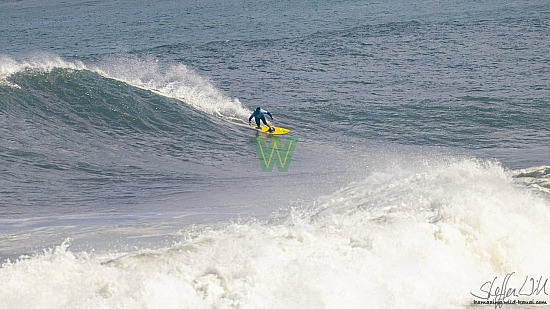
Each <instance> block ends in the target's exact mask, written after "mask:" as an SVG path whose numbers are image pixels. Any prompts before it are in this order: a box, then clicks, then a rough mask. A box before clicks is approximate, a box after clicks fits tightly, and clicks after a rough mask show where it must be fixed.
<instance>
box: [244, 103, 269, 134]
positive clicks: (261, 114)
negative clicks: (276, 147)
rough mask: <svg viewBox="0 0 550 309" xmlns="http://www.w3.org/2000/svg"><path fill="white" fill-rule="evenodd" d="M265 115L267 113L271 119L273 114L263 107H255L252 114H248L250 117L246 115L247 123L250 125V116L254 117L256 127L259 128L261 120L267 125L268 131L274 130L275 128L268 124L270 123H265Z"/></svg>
mask: <svg viewBox="0 0 550 309" xmlns="http://www.w3.org/2000/svg"><path fill="white" fill-rule="evenodd" d="M265 115H268V116H269V117H271V120H273V115H271V113H270V112H268V111H266V110H265V109H262V108H261V107H259V106H258V107H256V110H255V111H254V112H253V113H252V115H250V117H248V124H249V125H251V121H252V118H256V128H258V129H259V128H260V120H261V121H263V123H264V124H265V125H266V126H268V127H269V131H268V132H273V131H275V128H274V127H273V126H272V125H270V124H267V120H265Z"/></svg>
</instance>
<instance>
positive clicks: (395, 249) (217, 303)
mask: <svg viewBox="0 0 550 309" xmlns="http://www.w3.org/2000/svg"><path fill="white" fill-rule="evenodd" d="M549 223H550V203H549V202H548V199H547V198H544V197H543V196H539V195H538V194H537V193H534V192H533V191H530V190H528V189H526V188H525V187H523V186H518V185H516V184H515V183H514V181H513V179H512V178H511V176H510V175H509V174H508V173H507V172H506V171H505V170H504V169H503V168H502V167H501V166H500V165H499V164H497V163H492V162H482V161H478V160H470V159H462V160H456V159H441V160H423V161H417V163H414V164H404V165H397V166H392V167H389V168H387V169H382V170H380V171H378V172H375V173H372V174H371V175H370V176H368V177H366V178H364V179H362V180H359V181H357V182H353V183H350V184H349V185H347V186H346V187H344V188H342V189H341V190H339V191H337V192H335V193H333V194H330V195H327V196H324V197H322V198H319V199H318V200H317V202H316V203H315V205H312V206H311V207H310V208H309V207H307V208H303V209H301V210H294V211H292V212H291V213H290V214H289V215H288V216H287V217H281V218H278V219H274V220H272V221H269V222H248V223H234V224H229V225H227V226H225V227H223V228H219V229H207V230H202V231H189V232H187V233H186V234H185V235H184V236H183V237H184V240H181V241H180V242H177V243H175V244H173V245H171V246H168V247H166V248H164V249H158V250H153V249H143V250H137V251H133V252H128V253H124V252H117V253H111V254H89V253H77V252H72V251H71V250H70V242H69V241H67V242H64V243H63V244H62V245H60V246H58V247H56V248H55V249H52V250H49V251H47V252H44V253H43V254H40V255H38V256H35V257H32V258H21V259H20V260H19V261H17V262H8V263H5V264H4V265H3V266H2V268H1V269H0V274H1V276H2V281H3V289H1V290H0V303H2V304H7V305H8V307H10V308H29V307H32V306H33V304H36V303H37V302H38V303H40V304H41V308H60V307H62V308H82V307H86V308H92V307H93V308H135V307H152V308H182V307H183V308H211V307H212V306H214V307H224V308H264V307H281V308H340V307H346V308H357V307H362V306H363V305H364V304H366V303H368V304H369V306H372V307H374V308H394V307H407V308H426V307H438V306H439V304H441V303H445V307H447V308H462V307H464V306H467V305H468V304H470V303H472V299H473V296H471V295H470V294H469V292H479V287H480V286H481V284H482V283H483V282H485V281H489V280H492V278H493V276H494V274H495V273H499V274H501V273H502V274H505V273H511V272H516V273H517V274H518V275H517V277H515V278H512V279H511V280H510V285H512V284H517V283H518V282H519V281H520V280H521V279H522V276H524V275H526V274H529V275H531V276H533V277H538V275H539V274H541V275H542V274H547V273H548V272H549V271H550V267H549V266H548V263H546V257H547V256H548V254H549V253H550V252H547V251H548V249H545V247H544V246H541V244H544V243H547V242H548V241H550V236H548V234H547V233H546V227H547V226H548V224H549ZM533 248H536V254H534V252H533ZM457 269H460V271H457ZM465 273H467V274H468V275H467V276H465V275H464V274H465ZM520 274H521V275H520ZM519 283H521V282H519ZM60 291H62V292H61V293H60ZM457 291H460V292H457Z"/></svg>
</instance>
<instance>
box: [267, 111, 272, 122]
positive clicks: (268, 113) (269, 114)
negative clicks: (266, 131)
mask: <svg viewBox="0 0 550 309" xmlns="http://www.w3.org/2000/svg"><path fill="white" fill-rule="evenodd" d="M266 114H267V115H268V116H269V117H271V120H273V116H272V115H271V113H270V112H267V113H266Z"/></svg>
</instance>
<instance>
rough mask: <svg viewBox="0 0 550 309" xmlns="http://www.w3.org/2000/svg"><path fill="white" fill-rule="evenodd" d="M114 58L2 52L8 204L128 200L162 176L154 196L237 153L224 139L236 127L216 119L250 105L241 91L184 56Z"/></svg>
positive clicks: (200, 177)
mask: <svg viewBox="0 0 550 309" xmlns="http://www.w3.org/2000/svg"><path fill="white" fill-rule="evenodd" d="M118 61H119V64H118V66H117V65H116V64H113V62H104V65H106V66H109V67H112V68H113V69H111V72H110V73H107V72H106V71H105V70H102V69H100V68H98V67H87V66H86V65H84V64H83V63H81V62H67V61H64V60H61V59H59V58H48V57H45V58H42V59H38V60H34V61H27V62H17V61H14V60H11V59H6V58H4V59H2V65H3V66H2V68H1V69H0V78H2V80H3V83H2V84H0V96H1V97H2V100H1V101H0V113H1V114H2V115H4V116H3V117H2V118H1V119H0V127H1V128H0V132H1V134H2V136H3V140H2V142H1V143H0V149H2V152H1V154H0V155H1V156H2V160H3V161H4V162H5V163H6V164H3V167H2V169H3V174H4V175H5V177H3V179H2V181H1V184H2V187H3V188H4V192H5V194H6V195H7V196H8V198H7V199H4V201H3V202H4V203H5V204H6V205H14V206H16V205H21V206H25V205H35V206H36V205H51V204H58V205H73V204H76V205H78V203H82V202H84V203H86V201H90V202H92V203H93V200H94V199H95V198H97V197H98V196H101V197H105V196H111V197H113V196H120V197H121V199H123V200H124V199H126V198H128V197H130V199H127V200H126V201H125V203H132V202H135V201H136V200H135V199H136V198H138V199H139V198H144V196H143V195H142V194H140V193H139V192H141V191H142V190H140V187H141V188H145V189H150V186H151V184H152V183H156V184H159V183H160V185H161V186H162V187H165V188H167V191H165V190H161V192H153V193H154V194H157V195H161V196H162V195H163V194H167V193H170V190H176V191H177V190H182V185H181V184H184V187H185V184H189V185H191V184H193V183H200V182H201V181H204V180H205V173H208V172H209V171H208V170H209V169H210V167H209V166H211V165H213V163H212V162H219V161H222V160H223V159H227V158H229V157H230V156H231V154H233V156H239V155H242V151H243V150H242V149H241V148H239V147H236V146H234V143H228V142H227V140H226V138H230V139H231V136H233V138H236V137H237V136H238V135H236V134H238V133H237V132H238V130H236V129H235V128H234V127H233V126H230V125H228V122H227V121H223V120H232V119H240V121H241V122H242V123H244V120H243V119H245V118H246V116H248V115H249V114H248V111H247V110H246V109H245V108H244V107H243V106H242V105H241V104H240V102H239V101H238V100H236V99H230V98H227V97H225V96H223V95H222V94H221V92H220V91H218V90H216V88H214V87H213V86H212V85H211V84H209V82H208V81H207V80H206V79H204V78H202V77H200V76H198V75H197V74H196V73H194V72H193V71H191V70H189V69H187V68H186V67H185V66H183V65H176V66H172V67H169V68H167V69H166V70H164V69H161V68H159V67H158V65H157V64H155V63H154V62H147V61H142V62H137V60H134V62H132V63H128V61H129V60H128V59H124V60H120V59H119V60H118ZM122 61H124V63H125V65H124V70H122V69H120V70H118V69H117V68H118V67H120V66H122V64H120V62H122ZM145 67H147V69H145ZM138 71H139V72H140V73H136V72H138ZM129 72H131V73H129ZM243 115H246V116H243ZM212 116H213V117H212ZM232 121H234V120H232ZM224 123H225V124H224ZM220 136H225V138H220ZM136 154H139V155H137V156H136ZM227 161H229V162H230V161H231V160H227ZM32 175H40V176H39V177H34V176H32ZM31 179H32V180H31ZM178 183H179V184H180V185H177V184H178ZM140 184H143V186H140ZM170 188H171V189H170ZM149 191H150V190H149ZM132 196H133V198H132ZM121 199H118V198H114V200H115V201H116V202H117V203H119V202H121V201H120V200H121ZM14 208H15V207H14ZM20 209H24V208H23V207H20ZM34 210H36V209H35V208H33V211H34ZM21 212H25V211H24V210H21Z"/></svg>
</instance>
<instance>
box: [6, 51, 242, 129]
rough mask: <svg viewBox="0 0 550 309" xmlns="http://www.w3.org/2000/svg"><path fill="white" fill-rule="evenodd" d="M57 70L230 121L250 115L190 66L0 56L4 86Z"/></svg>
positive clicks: (145, 61) (125, 60) (132, 60)
mask: <svg viewBox="0 0 550 309" xmlns="http://www.w3.org/2000/svg"><path fill="white" fill-rule="evenodd" d="M55 68H62V69H72V70H88V71H91V72H94V73H97V74H100V75H102V76H104V77H105V78H111V79H115V80H118V81H121V82H124V83H127V84H129V85H131V86H134V87H138V88H142V89H146V90H149V91H153V92H155V93H157V94H160V95H162V96H165V97H170V98H174V99H178V100H180V101H182V102H184V103H187V104H188V105H190V106H192V107H193V108H195V109H197V110H200V111H202V112H205V113H207V114H210V115H213V116H217V117H220V118H223V119H226V120H238V121H241V122H243V123H244V120H243V119H244V118H246V117H248V115H249V114H250V111H249V110H248V109H246V108H245V107H244V106H243V105H242V103H241V102H240V101H239V100H238V99H236V98H233V99H232V98H229V97H227V96H226V95H224V94H223V93H222V92H221V91H220V90H219V89H217V88H216V87H215V86H214V85H213V84H212V83H211V82H210V81H209V80H208V79H206V78H204V77H202V76H200V75H199V74H197V73H196V72H195V71H193V70H191V69H189V68H188V67H187V66H185V65H183V64H173V65H168V66H167V67H166V68H164V67H162V66H161V65H160V64H159V62H158V60H156V59H137V58H132V57H122V56H120V57H117V58H111V59H106V60H103V61H102V62H100V63H99V64H94V65H92V64H84V63H83V62H81V61H65V60H63V59H62V58H60V57H57V56H50V55H44V56H39V57H35V58H33V59H31V60H25V61H16V60H14V59H12V58H10V57H7V56H3V55H0V84H4V85H8V86H11V87H14V88H20V86H19V85H17V84H14V83H11V82H10V81H9V80H8V78H9V77H10V76H11V75H13V74H15V73H18V72H21V71H23V70H40V71H44V72H50V71H51V70H52V69H55Z"/></svg>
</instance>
